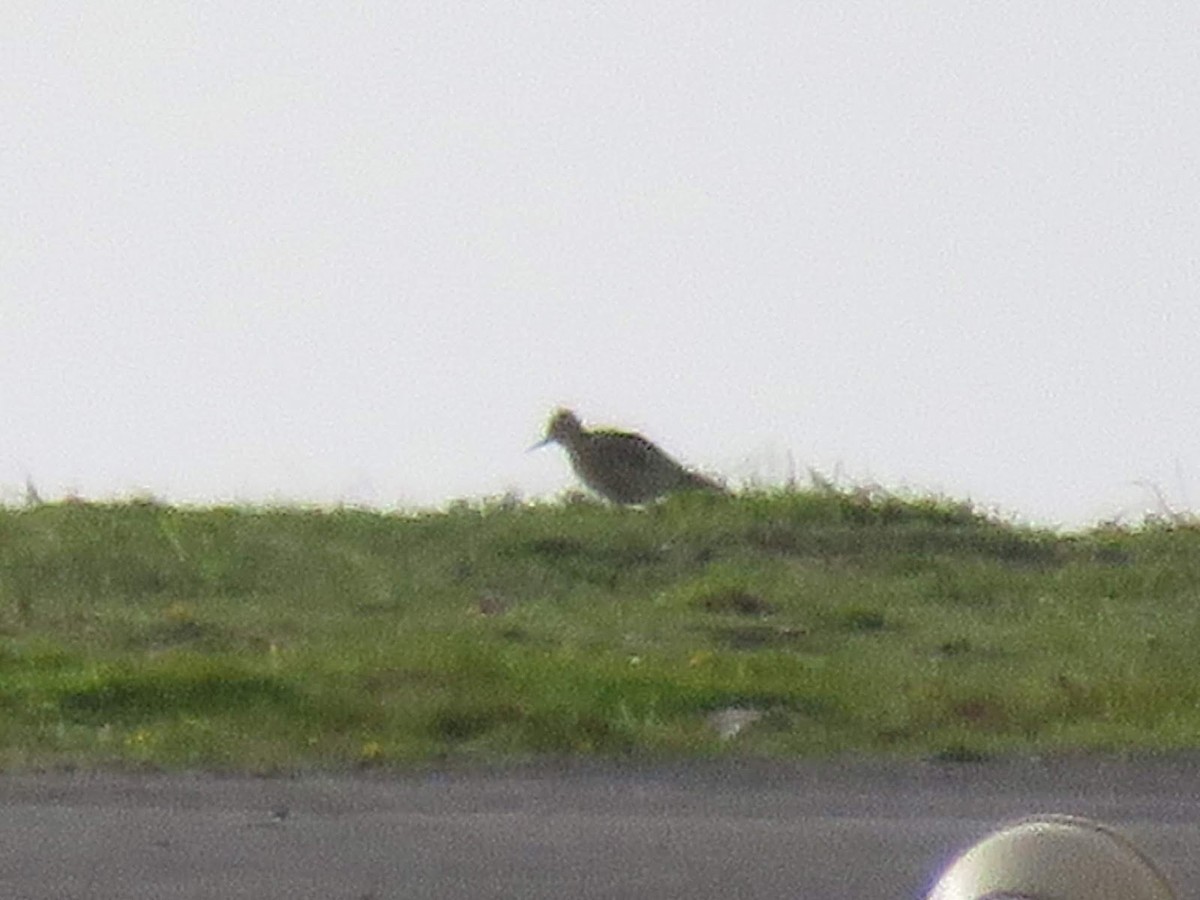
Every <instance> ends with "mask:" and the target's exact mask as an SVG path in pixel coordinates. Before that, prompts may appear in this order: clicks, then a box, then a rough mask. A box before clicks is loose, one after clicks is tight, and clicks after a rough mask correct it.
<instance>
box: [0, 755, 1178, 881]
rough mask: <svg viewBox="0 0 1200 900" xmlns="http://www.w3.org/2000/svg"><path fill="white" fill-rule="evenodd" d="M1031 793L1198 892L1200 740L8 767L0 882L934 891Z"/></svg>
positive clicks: (0, 821) (1019, 812)
mask: <svg viewBox="0 0 1200 900" xmlns="http://www.w3.org/2000/svg"><path fill="white" fill-rule="evenodd" d="M1037 812H1063V813H1074V814H1079V815H1087V816H1093V817H1097V818H1100V819H1103V820H1105V821H1107V822H1109V823H1111V824H1114V825H1117V826H1118V827H1120V828H1122V829H1123V830H1124V831H1126V832H1127V833H1128V834H1130V836H1132V837H1133V838H1134V839H1135V840H1136V841H1137V842H1139V843H1140V844H1141V845H1142V846H1143V847H1144V849H1146V850H1147V851H1148V852H1149V854H1150V855H1151V856H1152V857H1153V858H1154V859H1155V860H1156V861H1158V862H1159V864H1160V865H1161V866H1162V868H1163V869H1164V870H1165V871H1166V872H1167V874H1168V876H1169V877H1170V878H1171V879H1172V880H1173V882H1174V883H1175V884H1176V886H1177V887H1178V888H1179V891H1180V895H1181V897H1200V757H1176V758H1172V759H1160V760H1154V759H1151V760H1140V761H1134V762H1119V761H1114V760H1097V759H1087V758H1081V759H1075V760H1066V761H1063V760H1059V761H1052V762H1041V761H1023V762H1006V763H1000V764H996V763H987V764H953V765H941V764H925V763H902V764H894V763H880V762H843V763H836V764H834V763H828V764H826V763H821V764H798V765H784V764H758V763H755V764H730V763H715V764H682V765H674V766H664V767H657V768H632V769H630V768H617V767H608V766H595V767H591V766H583V767H577V766H575V767H538V768H531V769H523V770H517V771H508V772H506V773H503V774H489V773H485V772H449V773H447V772H439V773H433V774H421V775H411V776H404V777H384V776H378V775H362V776H353V775H347V776H340V777H330V776H303V777H297V778H270V779H264V778H250V777H220V776H205V775H185V776H158V775H153V776H127V775H111V774H53V775H20V776H0V898H5V900H7V898H21V900H26V898H28V900H41V898H46V900H83V898H120V900H140V898H147V900H149V898H154V900H170V898H243V897H244V898H289V900H293V898H344V900H367V898H373V900H382V898H401V897H403V898H475V897H479V898H499V897H512V898H551V897H553V898H564V897H565V898H585V900H590V898H606V900H611V898H656V900H661V898H680V900H683V898H686V900H715V898H754V900H758V898H763V900H766V898H772V900H774V898H807V900H826V898H828V900H833V898H838V900H844V898H856V900H871V898H879V900H883V898H913V897H919V896H920V895H921V894H922V892H923V889H924V888H925V887H926V886H927V885H928V884H929V881H930V878H931V877H932V876H933V875H934V874H935V873H936V871H937V870H938V868H939V867H940V866H941V865H943V864H944V863H945V862H946V861H947V860H948V859H949V858H950V857H951V856H952V855H953V854H954V852H955V851H957V850H960V849H962V848H964V847H965V846H967V845H969V844H970V843H971V842H972V841H974V840H975V839H977V838H979V837H981V836H982V835H983V834H985V833H986V832H987V831H989V830H991V829H992V828H993V827H994V826H995V825H997V824H999V823H1001V822H1003V821H1005V820H1008V819H1011V818H1014V817H1019V816H1023V815H1027V814H1030V813H1037Z"/></svg>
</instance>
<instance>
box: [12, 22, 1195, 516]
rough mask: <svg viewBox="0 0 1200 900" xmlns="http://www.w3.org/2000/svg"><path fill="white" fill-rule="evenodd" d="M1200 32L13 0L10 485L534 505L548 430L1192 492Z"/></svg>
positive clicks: (689, 452)
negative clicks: (514, 494) (562, 408)
mask: <svg viewBox="0 0 1200 900" xmlns="http://www.w3.org/2000/svg"><path fill="white" fill-rule="evenodd" d="M1198 35H1200V6H1193V5H1191V4H1184V3H1169V2H1162V3H1149V4H1145V3H1132V2H1128V3H1124V2H1116V3H1104V4H1096V3H1061V4H1045V3H1033V2H1027V3H1021V2H1018V3H1005V4H964V3H958V2H934V3H903V2H900V3H897V2H892V0H879V2H860V3H853V2H851V3H847V2H842V0H839V2H829V3H822V2H815V3H792V2H787V3H784V2H772V3H767V2H763V3H739V4H733V3H710V2H703V0H700V2H697V0H689V2H686V3H685V2H673V0H662V2H654V3H645V2H640V0H639V2H606V3H590V2H588V3H583V2H567V3H561V2H558V3H551V2H544V3H540V2H509V3H497V2H487V0H474V2H468V3H444V4H426V3H420V4H418V3H376V2H365V3H358V4H347V3H333V2H330V3H315V2H309V3H305V2H299V3H287V4H284V3H278V4H270V3H260V4H246V3H230V2H212V3H203V4H201V3H182V2H177V3H172V2H161V3H149V4H148V3H135V2H132V0H129V2H117V3H114V2H103V0H99V2H89V3H86V4H85V3H74V2H71V3H67V2H63V3H58V2H46V0H41V2H23V0H7V2H6V3H5V4H4V5H3V7H2V8H0V122H3V126H2V128H0V209H2V210H3V216H2V218H0V229H2V230H0V276H2V279H0V292H2V293H0V410H2V412H3V422H4V427H3V429H2V430H0V499H2V498H3V497H7V498H9V499H13V498H16V497H19V496H20V490H21V486H22V485H23V483H24V480H25V477H26V475H29V476H30V477H32V479H33V480H34V482H35V483H36V484H37V485H38V487H39V489H40V490H41V492H42V493H43V495H45V496H47V497H56V496H62V495H63V494H65V493H67V492H75V493H78V494H81V495H83V496H87V497H97V498H101V497H113V496H123V495H128V494H130V493H137V492H148V493H151V494H154V495H156V496H159V497H162V498H164V499H168V500H174V501H187V502H215V501H225V500H240V501H261V500H281V499H282V500H298V501H311V502H321V503H328V502H336V501H339V500H346V501H352V502H369V503H372V504H376V505H380V506H384V507H391V506H394V505H397V504H400V505H406V506H411V505H427V504H438V503H441V502H443V501H445V500H447V499H449V498H453V497H461V496H478V495H484V494H497V493H501V492H503V491H505V490H508V489H517V490H519V491H521V492H523V493H524V494H526V495H531V496H536V495H541V494H544V493H548V492H553V491H555V490H558V489H560V488H562V487H564V486H566V485H568V484H570V483H572V479H571V477H570V474H569V470H568V468H567V464H566V461H565V459H564V458H563V455H562V454H561V453H560V452H558V451H557V450H556V449H550V450H545V451H542V452H539V453H535V454H526V453H525V452H524V451H525V448H526V447H527V446H528V445H529V444H530V443H532V442H533V441H534V440H536V439H537V438H538V437H539V436H540V432H541V429H542V426H543V423H544V420H545V418H546V416H547V415H548V414H549V412H550V410H551V408H552V407H553V406H555V405H557V404H560V403H563V404H569V405H571V406H573V407H574V408H576V409H577V411H578V412H579V413H580V414H581V415H582V416H583V417H584V419H585V420H587V421H592V422H601V423H608V424H617V425H624V426H628V427H632V428H637V429H639V430H642V431H644V432H645V433H646V434H648V435H649V436H651V437H653V438H655V439H656V440H658V441H659V442H660V443H662V444H663V445H664V446H665V447H666V448H667V449H668V450H670V451H671V452H673V453H675V454H676V455H677V456H679V457H681V458H682V459H684V460H685V461H687V462H689V463H693V464H696V465H698V466H701V467H703V468H705V469H707V470H709V471H715V472H720V473H724V474H726V475H728V476H731V477H733V478H734V479H735V480H736V479H739V478H744V477H747V476H753V477H757V478H760V479H766V480H770V479H779V478H782V477H784V476H785V475H786V473H787V470H788V467H789V466H792V467H794V468H795V469H796V470H798V471H799V472H800V473H801V474H802V473H803V472H804V471H805V469H806V468H807V467H809V466H813V467H816V468H817V469H819V470H821V471H823V472H825V473H826V474H830V475H833V474H837V475H839V476H841V477H843V478H844V479H846V480H847V481H851V482H877V483H880V484H882V485H884V486H887V487H891V488H909V489H914V490H929V491H939V492H944V493H948V494H951V495H953V496H957V497H963V498H970V499H973V500H976V501H978V502H980V503H982V504H985V505H994V506H998V507H999V508H1001V509H1003V510H1005V511H1007V512H1009V513H1012V514H1015V515H1017V516H1019V517H1021V518H1024V519H1026V520H1032V521H1038V522H1044V523H1065V524H1068V525H1078V524H1086V523H1088V522H1092V521H1095V520H1096V519H1098V518H1100V517H1103V516H1111V515H1114V514H1118V513H1123V514H1126V515H1130V516H1135V517H1136V516H1137V515H1138V514H1139V513H1140V512H1141V511H1142V510H1143V509H1145V508H1147V507H1153V506H1154V505H1155V501H1154V498H1153V496H1152V495H1151V493H1150V492H1149V491H1148V490H1147V489H1145V488H1143V487H1139V486H1137V485H1136V484H1135V482H1139V481H1145V482H1152V483H1154V484H1156V485H1158V487H1159V488H1160V489H1161V490H1162V491H1163V492H1164V494H1165V495H1166V498H1167V499H1168V501H1169V502H1170V503H1172V504H1174V505H1176V506H1179V507H1186V506H1188V505H1190V504H1191V502H1192V501H1193V500H1195V499H1196V497H1197V496H1200V427H1198V425H1200V416H1198V411H1197V405H1198V400H1200V366H1198V365H1197V363H1196V358H1195V357H1196V355H1197V354H1196V349H1197V347H1198V346H1200V302H1198V297H1197V287H1198V286H1200V270H1198V266H1197V261H1198V259H1200V162H1198V159H1200V154H1198V152H1197V147H1200V114H1198V112H1197V109H1198V107H1197V85H1200V37H1198ZM789 460H790V461H789ZM1189 490H1190V491H1192V496H1189V494H1188V492H1189Z"/></svg>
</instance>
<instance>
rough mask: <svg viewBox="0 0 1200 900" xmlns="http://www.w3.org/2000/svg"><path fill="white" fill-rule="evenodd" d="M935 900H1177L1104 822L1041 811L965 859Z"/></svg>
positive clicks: (951, 872)
mask: <svg viewBox="0 0 1200 900" xmlns="http://www.w3.org/2000/svg"><path fill="white" fill-rule="evenodd" d="M928 900H1175V893H1174V891H1172V890H1171V886H1170V885H1169V884H1168V883H1167V880H1166V878H1164V877H1163V875H1162V873H1161V872H1159V871H1158V869H1157V868H1155V866H1154V864H1153V863H1152V862H1151V861H1150V860H1149V859H1148V858H1147V857H1146V856H1145V855H1144V854H1142V853H1141V851H1139V850H1138V849H1137V848H1136V847H1134V845H1133V844H1132V843H1130V842H1129V840H1128V839H1126V838H1125V837H1123V836H1121V835H1120V834H1118V833H1117V832H1115V831H1113V830H1111V829H1110V828H1108V827H1107V826H1105V825H1102V824H1100V823H1099V822H1093V821H1091V820H1090V819H1081V818H1076V817H1074V816H1036V817H1033V818H1029V819H1023V820H1021V821H1019V822H1016V823H1014V824H1012V825H1009V826H1007V827H1005V828H1002V829H1000V830H999V831H996V832H994V833H992V834H990V835H988V836H987V837H986V838H984V839H983V840H981V841H980V842H979V843H977V844H976V845H975V846H973V847H971V848H970V849H969V850H967V851H966V852H965V853H963V854H962V855H961V856H960V857H958V858H957V859H956V860H955V861H954V862H953V863H951V865H950V867H949V868H948V869H946V871H945V872H944V873H943V874H942V877H941V878H940V879H939V880H938V882H937V884H935V885H934V887H933V891H932V892H931V893H930V894H929V898H928Z"/></svg>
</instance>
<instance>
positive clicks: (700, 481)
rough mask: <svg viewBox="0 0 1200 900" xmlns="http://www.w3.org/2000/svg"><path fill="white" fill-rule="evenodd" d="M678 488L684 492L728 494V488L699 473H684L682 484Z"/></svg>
mask: <svg viewBox="0 0 1200 900" xmlns="http://www.w3.org/2000/svg"><path fill="white" fill-rule="evenodd" d="M680 487H681V488H682V489H683V490H685V491H709V492H710V493H714V494H728V493H729V488H727V487H725V485H723V484H721V483H720V482H717V481H714V480H713V479H711V478H709V477H707V476H705V475H701V474H700V473H699V472H688V471H685V472H684V476H683V483H682V484H681V485H680Z"/></svg>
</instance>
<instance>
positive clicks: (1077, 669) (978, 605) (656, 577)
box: [0, 490, 1200, 770]
mask: <svg viewBox="0 0 1200 900" xmlns="http://www.w3.org/2000/svg"><path fill="white" fill-rule="evenodd" d="M1198 601H1200V530H1197V529H1195V528H1188V527H1168V526H1165V525H1160V526H1146V527H1143V528H1141V529H1137V530H1132V531H1126V530H1116V529H1111V530H1097V531H1093V532H1089V533H1086V534H1080V535H1072V536H1060V535H1055V534H1052V533H1048V532H1040V531H1035V530H1030V529H1024V528H1019V527H1015V526H1012V525H1008V524H1004V523H1000V522H996V521H993V520H990V519H988V518H985V517H983V516H980V515H978V514H976V513H975V512H973V511H971V510H969V509H966V508H964V507H962V506H958V505H955V504H950V503H944V502H938V501H929V500H917V501H903V500H898V499H896V498H892V497H885V496H865V495H862V494H857V493H843V492H837V491H832V490H821V491H815V492H774V493H759V494H748V495H744V496H739V497H736V498H720V497H710V496H702V495H698V496H685V497H677V498H673V499H672V500H670V501H669V502H666V503H663V504H661V505H658V506H654V507H652V508H649V509H646V510H631V509H618V508H611V507H607V506H601V505H598V504H594V503H589V502H568V503H564V504H560V505H532V506H527V505H511V504H508V505H506V504H494V505H487V504H482V505H475V506H471V505H460V506H458V507H455V508H452V509H450V510H449V511H446V512H438V513H425V514H420V515H386V514H381V513H375V512H368V511H362V510H350V509H339V510H324V511H313V510H303V509H235V508H216V509H180V508H172V507H167V506H161V505H156V504H152V503H130V504H119V505H90V504H51V505H41V506H36V507H31V508H28V509H5V510H0V767H2V768H8V769H12V768H24V767H34V766H44V765H64V764H65V765H75V764H80V765H109V764H119V765H155V766H159V765H162V766H192V767H207V768H248V769H252V770H273V769H278V768H294V767H340V766H345V765H357V764H362V765H386V764H413V763H422V762H428V761H436V760H446V759H450V760H476V759H477V760H506V759H519V758H527V757H530V756H541V755H563V754H605V755H628V754H639V755H659V754H662V755H679V754H687V755H707V754H722V753H735V754H737V753H752V754H769V755H809V754H821V755H823V754H830V753H838V752H844V751H848V750H862V751H868V752H882V753H896V754H904V755H912V754H934V755H940V756H943V757H948V758H974V757H977V756H979V755H985V754H989V753H1005V752H1014V751H1021V752H1024V751H1027V750H1036V751H1051V752H1052V751H1055V750H1061V749H1072V748H1103V749H1126V748H1129V749H1164V748H1174V747H1184V746H1189V747H1190V746H1196V745H1197V744H1200V678H1198V677H1197V669H1198V665H1197V661H1196V654H1195V649H1194V648H1195V647H1196V645H1197V638H1200V625H1198V623H1197V616H1196V614H1195V608H1196V606H1197V603H1198ZM730 709H740V710H749V711H752V713H751V714H752V715H753V716H757V720H756V721H754V722H753V724H751V725H749V726H748V727H746V728H745V729H744V730H743V731H741V732H740V733H738V734H737V735H736V737H734V738H732V739H728V740H725V739H723V738H722V737H721V736H720V735H719V734H718V731H717V729H716V728H715V727H714V723H715V722H716V721H717V719H716V718H714V717H718V716H719V715H720V714H721V712H722V711H723V710H725V711H727V710H730Z"/></svg>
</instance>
